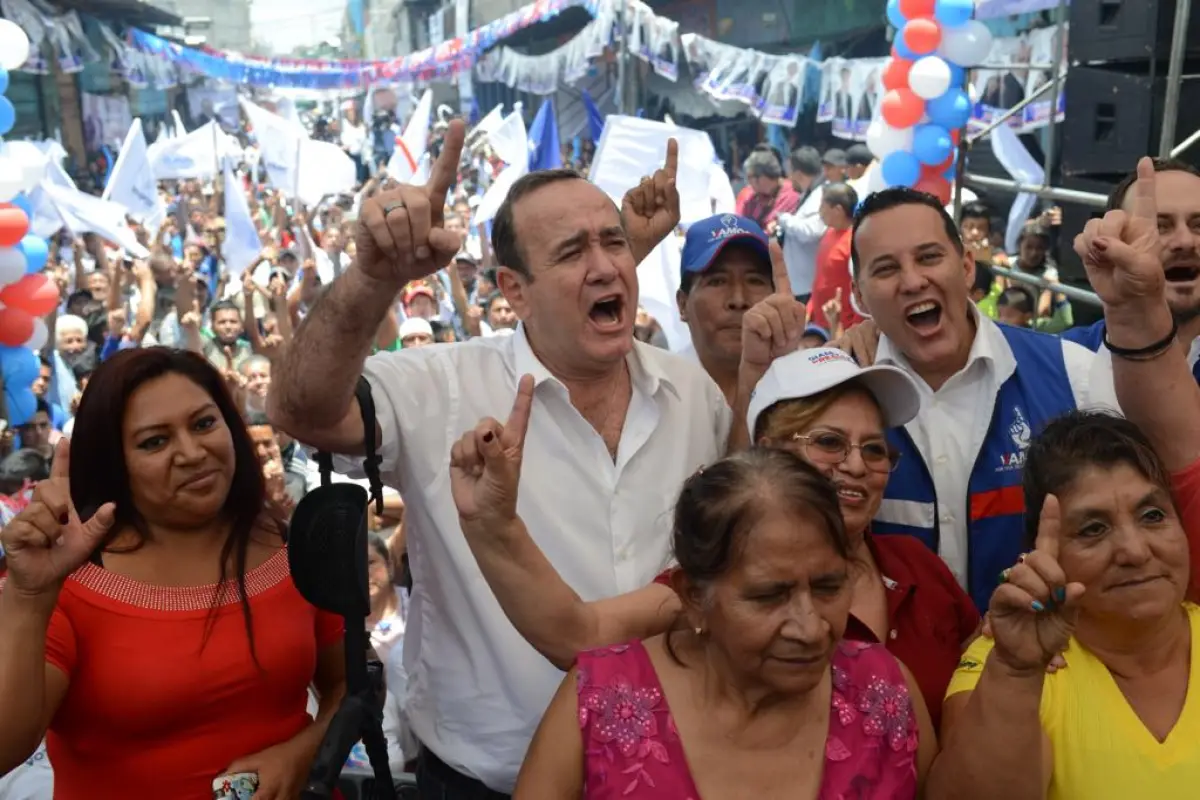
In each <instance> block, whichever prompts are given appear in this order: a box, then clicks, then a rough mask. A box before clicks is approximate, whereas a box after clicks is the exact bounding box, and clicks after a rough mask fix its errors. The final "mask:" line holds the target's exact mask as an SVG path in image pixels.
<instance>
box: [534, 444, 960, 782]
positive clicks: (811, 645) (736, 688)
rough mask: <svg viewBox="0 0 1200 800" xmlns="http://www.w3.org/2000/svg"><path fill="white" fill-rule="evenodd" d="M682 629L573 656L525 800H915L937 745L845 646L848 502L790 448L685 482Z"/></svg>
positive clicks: (897, 684)
mask: <svg viewBox="0 0 1200 800" xmlns="http://www.w3.org/2000/svg"><path fill="white" fill-rule="evenodd" d="M674 536H675V542H674V544H675V554H676V558H677V560H678V562H679V569H678V570H677V571H676V573H675V577H674V578H673V581H674V588H675V590H676V591H677V592H678V594H679V596H680V598H681V599H682V601H683V604H684V609H685V610H684V614H685V619H686V622H687V627H686V628H685V629H683V630H678V631H675V632H673V633H672V634H667V635H665V636H658V637H654V638H651V639H647V640H646V641H644V642H633V643H630V644H628V645H622V646H619V647H609V648H605V649H602V650H594V651H591V652H588V653H584V654H582V655H580V657H579V659H578V661H577V663H576V666H575V668H574V669H573V670H571V672H570V673H568V675H567V677H566V680H564V681H563V684H562V686H561V687H560V688H559V690H558V693H557V694H556V695H555V697H554V700H553V701H552V702H551V704H550V707H549V709H547V711H546V714H545V716H544V717H543V718H542V723H541V726H540V727H539V728H538V732H537V735H536V736H535V737H534V740H533V744H532V745H531V747H530V749H529V754H528V756H527V758H526V761H525V765H524V767H523V768H522V770H521V775H520V778H519V779H518V782H517V789H516V792H515V794H514V795H513V796H514V798H516V800H527V799H532V798H539V799H540V798H546V797H555V798H567V797H582V798H585V800H610V798H612V799H614V800H615V798H623V799H624V800H643V799H644V800H650V799H651V798H653V799H654V800H700V798H704V800H734V799H735V798H737V799H740V798H747V797H752V798H756V799H757V800H767V799H768V798H787V800H808V798H816V799H817V800H841V798H854V799H855V800H908V799H909V798H915V797H918V796H920V793H921V791H920V790H921V785H922V782H923V779H924V777H925V773H926V771H927V768H928V766H929V763H930V762H931V761H932V760H933V756H934V753H935V752H936V749H937V743H936V741H935V739H934V734H933V727H932V724H931V723H930V721H929V714H928V712H927V711H926V708H925V702H924V700H923V699H922V698H921V694H920V691H919V689H918V688H917V686H916V683H915V682H914V680H913V677H912V675H911V674H909V672H908V670H907V669H906V668H905V667H904V666H903V665H902V664H900V662H898V661H897V660H896V659H895V658H894V657H893V656H892V655H891V654H890V653H888V651H887V650H886V649H885V648H884V647H883V646H882V645H877V644H865V643H856V642H843V641H842V634H843V632H844V630H845V627H846V620H847V617H848V615H849V609H850V600H851V580H850V576H851V570H852V569H854V566H853V564H852V563H851V562H850V559H849V558H848V556H849V546H848V542H847V540H846V534H845V530H844V528H843V525H842V516H841V511H840V509H839V505H838V499H837V495H836V493H835V491H834V489H833V487H832V486H831V485H830V483H829V482H828V481H827V480H825V479H824V478H823V477H822V476H821V475H820V474H819V473H818V472H817V471H816V470H815V469H814V468H813V467H811V466H809V465H808V464H806V463H804V462H802V461H801V460H800V459H798V458H796V457H795V456H793V455H791V454H790V453H786V452H782V451H772V450H751V451H749V452H747V453H742V454H739V455H736V456H733V457H730V458H727V459H725V460H724V461H721V462H719V463H717V464H714V465H713V466H711V467H706V468H705V469H704V470H702V471H701V472H699V473H697V474H696V475H694V476H692V478H690V479H689V480H688V482H687V483H686V484H685V485H684V488H683V492H682V494H681V496H680V498H679V503H678V505H677V507H676V510H675V533H674Z"/></svg>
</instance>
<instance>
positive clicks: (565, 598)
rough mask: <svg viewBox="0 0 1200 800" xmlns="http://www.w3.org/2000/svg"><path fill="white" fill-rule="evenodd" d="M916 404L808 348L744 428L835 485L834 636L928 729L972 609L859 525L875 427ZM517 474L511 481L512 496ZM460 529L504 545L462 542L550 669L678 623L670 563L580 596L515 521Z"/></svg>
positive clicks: (921, 565) (896, 379)
mask: <svg viewBox="0 0 1200 800" xmlns="http://www.w3.org/2000/svg"><path fill="white" fill-rule="evenodd" d="M920 404H921V400H920V394H919V393H918V390H917V387H916V385H915V384H914V383H913V380H912V379H911V378H910V377H909V376H908V375H907V374H906V373H904V372H903V371H901V370H899V369H896V368H894V367H889V366H884V365H879V366H873V367H866V368H863V367H859V366H858V365H857V364H856V363H855V362H854V360H853V359H852V358H850V357H849V356H848V355H846V354H845V353H843V352H842V351H841V350H837V349H833V348H814V349H808V350H800V351H797V352H795V353H792V354H789V355H787V356H784V357H782V358H778V359H776V360H775V362H774V363H773V364H772V365H771V367H770V369H768V370H767V372H766V374H765V375H764V376H763V378H762V379H761V380H760V381H759V383H758V386H757V387H756V389H755V392H754V395H753V396H752V398H751V401H750V407H749V411H748V424H749V429H750V432H751V434H752V435H753V437H754V442H755V444H757V445H758V446H760V447H768V448H777V449H781V450H788V451H791V452H792V453H793V454H794V455H797V456H799V457H800V458H802V459H803V460H805V461H807V462H808V463H809V464H811V465H812V466H814V467H816V468H817V469H818V470H819V471H820V472H821V473H822V474H824V475H825V476H826V477H827V478H828V479H829V480H830V481H831V482H832V483H833V485H834V486H835V488H836V489H837V496H838V503H839V506H840V509H841V512H842V518H843V521H844V523H845V532H846V535H847V538H848V539H849V544H850V550H851V556H852V558H853V562H854V564H855V565H856V567H857V568H856V569H855V570H854V571H853V601H852V604H851V607H850V619H849V621H848V624H847V627H846V632H845V636H844V638H845V639H850V640H857V641H865V642H872V643H881V644H884V645H886V647H887V649H888V650H889V651H891V653H892V655H894V656H895V657H896V658H897V659H899V660H900V661H901V662H903V663H904V665H905V666H907V667H908V668H909V670H910V671H911V672H912V674H913V676H914V677H915V678H916V681H917V684H918V686H919V687H920V690H921V694H922V695H923V696H924V698H925V700H926V703H927V705H928V707H929V711H930V715H931V716H932V717H933V722H934V725H935V727H936V725H937V724H938V722H939V719H940V711H941V701H942V698H943V697H944V695H945V692H946V687H947V685H948V684H949V682H950V678H951V676H952V675H953V673H954V669H955V667H956V666H957V665H958V662H959V658H960V655H961V653H962V647H963V645H964V643H965V642H966V641H967V640H969V639H970V637H971V636H972V635H973V634H974V633H975V631H976V630H977V628H978V624H979V614H978V612H977V611H976V609H975V606H974V604H973V603H972V601H971V599H970V597H969V596H968V595H967V594H966V592H964V591H963V590H962V588H961V587H960V586H959V585H958V583H957V581H955V579H954V576H953V575H952V574H951V572H950V570H949V568H948V567H947V566H946V565H945V564H944V563H943V562H942V560H941V559H940V558H939V557H938V556H937V554H936V553H934V552H933V551H931V550H929V549H928V548H926V547H925V545H924V544H923V543H922V542H920V541H919V540H918V539H916V538H914V537H908V536H880V537H878V538H874V537H872V536H871V534H870V532H869V528H870V523H871V520H872V518H873V517H874V516H875V514H876V512H877V511H878V510H879V507H880V505H881V503H882V502H883V492H884V488H885V487H886V486H887V481H888V476H889V475H890V474H891V472H892V470H894V469H895V468H896V467H897V466H898V463H897V461H898V460H897V455H896V451H895V450H894V449H893V448H892V447H891V446H890V445H889V444H888V441H887V438H886V430H887V429H888V428H892V427H899V426H902V425H904V424H905V423H907V422H909V421H910V420H912V419H913V418H914V417H915V416H916V414H917V412H918V410H919V409H920ZM916 468H920V465H916ZM516 480H517V478H516V477H515V476H514V477H512V483H513V485H512V486H511V492H512V495H513V497H514V498H515V496H516ZM468 527H469V526H467V527H464V534H466V535H467V537H468V539H472V538H474V537H477V536H484V537H486V538H487V539H488V541H489V542H490V543H492V544H495V543H496V542H497V541H499V540H503V541H504V546H503V547H498V548H496V547H478V548H477V547H475V546H472V550H473V552H475V554H476V558H477V559H478V560H479V564H480V569H481V571H482V572H483V575H484V577H485V579H487V580H488V583H489V585H490V586H491V587H492V590H493V592H495V593H496V596H497V599H498V600H499V601H500V605H501V607H502V608H504V609H505V612H506V614H507V615H508V617H509V619H510V620H511V621H512V623H513V625H514V627H516V629H517V630H518V631H519V632H520V633H521V635H522V636H524V637H525V638H526V640H528V641H529V642H530V643H531V644H533V645H534V647H536V648H537V649H538V650H539V651H540V652H541V653H542V654H543V655H545V656H546V657H547V658H548V659H550V660H551V661H552V662H554V663H555V664H556V665H557V666H559V667H560V668H563V669H567V668H569V667H570V666H571V665H572V664H573V663H574V661H575V658H576V656H577V655H578V654H579V653H580V652H581V651H584V650H588V649H592V648H597V647H603V646H606V645H613V644H620V643H623V642H627V641H630V640H633V639H646V638H650V637H652V636H655V635H658V634H661V633H663V632H665V631H667V630H669V629H671V628H672V627H673V626H676V625H677V624H678V619H679V616H680V612H681V610H682V604H681V602H680V599H679V597H678V596H677V595H676V593H675V589H674V588H672V582H671V572H670V571H668V572H667V573H664V574H663V575H661V576H659V578H658V579H657V580H656V581H655V583H654V584H653V585H651V586H648V587H645V588H642V589H638V590H635V591H632V592H629V593H627V594H624V595H620V596H618V597H613V598H607V599H604V600H599V601H595V602H585V601H584V600H582V599H581V598H580V597H579V596H578V595H577V594H576V593H575V591H574V590H572V589H571V588H570V587H569V586H568V585H567V584H566V582H564V581H563V580H562V578H561V577H560V576H559V575H558V573H557V572H556V571H555V570H554V568H553V566H551V565H550V563H549V561H548V560H547V559H546V558H545V556H544V555H542V553H541V551H540V550H539V549H538V547H537V545H536V543H534V541H533V539H532V537H530V535H529V533H528V532H527V531H526V530H525V528H524V526H523V525H522V526H516V527H515V528H511V527H510V528H506V529H504V530H490V529H489V530H487V531H478V530H468ZM490 551H494V552H497V553H501V552H502V553H503V554H504V556H503V563H492V559H491V557H490V556H488V555H487V553H488V552H490ZM514 569H515V570H516V572H514ZM518 573H520V574H519V576H518ZM518 577H519V579H518ZM518 595H519V596H518ZM549 610H552V612H551V613H548V611H549Z"/></svg>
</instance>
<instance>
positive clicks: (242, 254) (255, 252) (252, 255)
mask: <svg viewBox="0 0 1200 800" xmlns="http://www.w3.org/2000/svg"><path fill="white" fill-rule="evenodd" d="M262 249H263V245H262V240H261V239H260V238H259V237H258V229H257V228H255V227H254V219H253V218H252V217H251V216H250V206H249V205H248V204H247V203H246V193H245V192H244V191H242V182H241V181H239V180H238V179H237V177H236V176H235V175H234V174H233V168H232V167H231V166H230V164H229V162H228V161H226V162H225V240H224V241H223V242H221V257H222V258H223V259H225V268H226V269H227V270H229V274H230V275H231V276H232V277H234V278H239V277H241V275H242V273H243V272H245V271H246V270H247V269H248V268H250V267H252V266H254V265H255V264H257V263H258V259H259V257H260V255H261V254H262Z"/></svg>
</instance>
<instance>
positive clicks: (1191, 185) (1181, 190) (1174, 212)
mask: <svg viewBox="0 0 1200 800" xmlns="http://www.w3.org/2000/svg"><path fill="white" fill-rule="evenodd" d="M1154 171H1155V173H1156V177H1157V180H1155V182H1154V184H1155V188H1154V194H1155V199H1156V200H1157V203H1158V236H1159V240H1160V242H1161V243H1162V263H1163V269H1164V270H1165V271H1166V277H1167V284H1166V296H1167V306H1168V307H1169V308H1170V309H1171V314H1172V316H1174V318H1175V324H1176V325H1178V326H1179V341H1181V342H1187V343H1188V348H1189V349H1188V364H1189V365H1190V366H1191V368H1192V374H1193V375H1194V376H1196V380H1197V382H1200V172H1198V171H1197V170H1196V168H1195V167H1193V166H1192V165H1191V164H1187V163H1184V162H1183V161H1177V160H1175V159H1155V160H1154ZM1136 180H1137V172H1132V173H1130V174H1129V175H1128V176H1126V177H1125V180H1123V181H1121V182H1120V183H1119V184H1117V186H1116V188H1115V189H1113V191H1112V194H1110V195H1109V196H1108V209H1107V210H1108V211H1117V210H1120V211H1124V212H1126V213H1130V211H1131V210H1132V203H1133V200H1134V195H1133V192H1131V191H1130V188H1131V187H1132V186H1133V185H1134V182H1135V181H1136ZM1104 331H1105V327H1104V320H1100V321H1099V322H1097V323H1096V324H1094V325H1089V326H1087V327H1084V328H1072V329H1071V330H1069V331H1066V332H1065V333H1063V338H1064V339H1069V340H1071V341H1073V342H1078V343H1079V344H1081V345H1083V346H1084V347H1087V348H1088V349H1090V350H1093V351H1096V352H1098V353H1099V354H1100V356H1099V357H1100V358H1102V359H1104V360H1106V361H1108V360H1109V359H1110V356H1109V353H1108V351H1107V350H1106V349H1104V346H1103V345H1104Z"/></svg>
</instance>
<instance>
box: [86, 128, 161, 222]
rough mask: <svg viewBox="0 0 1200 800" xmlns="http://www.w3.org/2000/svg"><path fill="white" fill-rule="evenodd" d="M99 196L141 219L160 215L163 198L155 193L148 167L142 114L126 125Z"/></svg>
mask: <svg viewBox="0 0 1200 800" xmlns="http://www.w3.org/2000/svg"><path fill="white" fill-rule="evenodd" d="M101 197H103V198H104V199H105V200H111V201H113V202H114V203H119V204H120V205H123V206H125V209H126V210H127V211H128V213H129V216H131V217H133V218H134V219H136V220H140V221H142V222H145V221H146V220H148V219H153V218H156V217H158V216H159V215H160V208H159V207H160V206H161V205H162V201H161V200H159V197H158V186H157V185H156V184H155V182H154V173H153V172H151V170H150V158H149V156H148V155H147V149H146V136H145V134H144V133H143V132H142V120H141V117H138V118H136V119H134V121H133V124H132V125H130V126H129V133H127V134H126V135H125V142H124V143H123V144H122V145H121V152H120V153H118V154H117V163H116V164H115V165H114V166H113V170H112V174H111V175H109V178H108V184H107V185H106V186H105V187H104V194H102V195H101Z"/></svg>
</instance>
